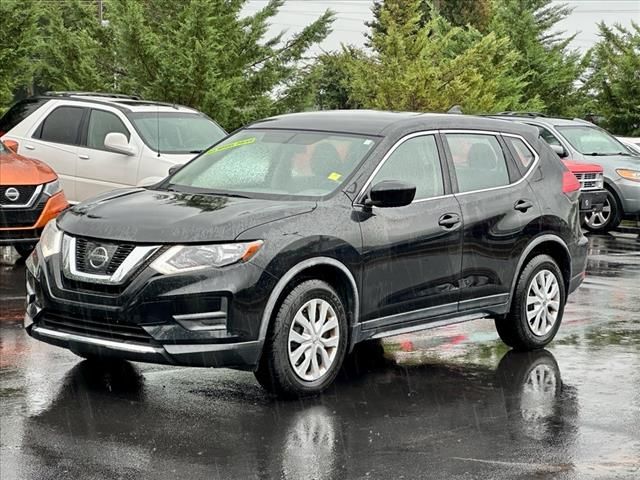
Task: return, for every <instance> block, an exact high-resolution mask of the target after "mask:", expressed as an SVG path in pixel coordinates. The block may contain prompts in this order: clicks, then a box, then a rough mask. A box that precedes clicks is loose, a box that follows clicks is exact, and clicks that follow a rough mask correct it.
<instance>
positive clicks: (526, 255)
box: [509, 234, 572, 305]
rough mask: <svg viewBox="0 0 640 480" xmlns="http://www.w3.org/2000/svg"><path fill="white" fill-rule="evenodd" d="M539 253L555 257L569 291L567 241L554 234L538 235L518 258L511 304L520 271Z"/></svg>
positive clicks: (569, 265) (511, 291)
mask: <svg viewBox="0 0 640 480" xmlns="http://www.w3.org/2000/svg"><path fill="white" fill-rule="evenodd" d="M537 255H549V256H550V257H551V258H553V259H554V260H555V261H556V263H557V264H558V267H559V268H560V271H561V272H562V277H563V279H562V280H563V283H564V287H565V291H566V292H568V291H569V284H570V282H571V273H572V272H571V253H570V252H569V247H567V244H566V243H565V241H564V240H562V238H560V237H559V236H557V235H553V234H545V235H541V236H539V237H536V238H535V239H534V240H533V241H531V242H530V243H529V245H527V247H526V248H525V249H524V251H523V252H522V254H521V255H520V259H519V260H518V266H517V268H516V274H515V275H514V277H513V280H512V281H511V289H510V291H509V305H511V303H512V302H513V294H514V292H515V289H516V285H517V283H518V278H520V273H521V272H522V269H524V268H525V266H526V265H527V263H529V261H530V260H531V259H532V258H533V257H535V256H537Z"/></svg>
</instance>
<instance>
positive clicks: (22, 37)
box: [0, 0, 38, 106]
mask: <svg viewBox="0 0 640 480" xmlns="http://www.w3.org/2000/svg"><path fill="white" fill-rule="evenodd" d="M37 18H38V5H37V3H36V1H35V0H2V1H0V45H1V46H2V47H0V106H3V105H7V104H8V103H9V102H11V99H12V98H13V93H14V91H15V90H16V88H18V87H22V86H24V85H27V84H28V83H29V80H30V79H31V76H32V74H33V57H34V55H35V51H36V44H37V39H38V30H37Z"/></svg>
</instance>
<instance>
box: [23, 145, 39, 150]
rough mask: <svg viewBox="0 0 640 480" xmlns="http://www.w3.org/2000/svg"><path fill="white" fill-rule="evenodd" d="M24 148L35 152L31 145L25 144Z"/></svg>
mask: <svg viewBox="0 0 640 480" xmlns="http://www.w3.org/2000/svg"><path fill="white" fill-rule="evenodd" d="M24 148H26V149H27V150H35V149H36V147H34V146H33V145H29V144H25V145H24Z"/></svg>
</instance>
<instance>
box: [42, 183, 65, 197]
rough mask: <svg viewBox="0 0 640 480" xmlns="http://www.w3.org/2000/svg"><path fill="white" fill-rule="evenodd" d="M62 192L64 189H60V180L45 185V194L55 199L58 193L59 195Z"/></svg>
mask: <svg viewBox="0 0 640 480" xmlns="http://www.w3.org/2000/svg"><path fill="white" fill-rule="evenodd" d="M61 190H62V188H61V187H60V182H59V181H58V180H54V181H53V182H49V183H45V185H44V193H45V195H49V196H50V197H53V196H54V195H55V194H56V193H59V192H60V191H61Z"/></svg>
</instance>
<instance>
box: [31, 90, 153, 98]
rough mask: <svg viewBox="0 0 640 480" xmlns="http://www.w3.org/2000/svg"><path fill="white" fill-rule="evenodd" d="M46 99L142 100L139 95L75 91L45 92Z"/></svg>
mask: <svg viewBox="0 0 640 480" xmlns="http://www.w3.org/2000/svg"><path fill="white" fill-rule="evenodd" d="M43 95H44V96H46V97H103V98H121V99H127V100H141V99H142V98H141V97H140V96H139V95H125V94H123V93H104V92H75V91H53V92H44V93H43Z"/></svg>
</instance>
